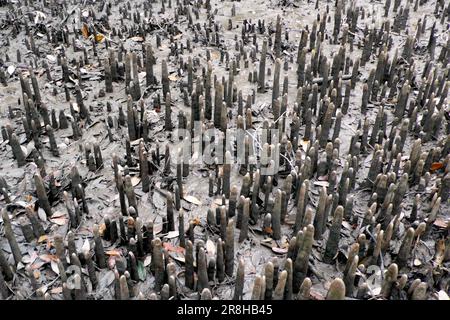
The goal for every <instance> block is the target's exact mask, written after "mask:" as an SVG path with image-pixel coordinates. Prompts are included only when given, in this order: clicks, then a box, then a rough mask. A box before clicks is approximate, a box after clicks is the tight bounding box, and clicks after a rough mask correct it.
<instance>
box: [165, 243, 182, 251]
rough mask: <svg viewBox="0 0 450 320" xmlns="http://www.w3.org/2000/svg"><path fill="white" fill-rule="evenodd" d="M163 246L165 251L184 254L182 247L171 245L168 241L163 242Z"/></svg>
mask: <svg viewBox="0 0 450 320" xmlns="http://www.w3.org/2000/svg"><path fill="white" fill-rule="evenodd" d="M163 247H164V249H166V251H168V252H178V253H182V254H184V248H183V247H179V246H173V245H172V244H171V243H169V242H164V243H163Z"/></svg>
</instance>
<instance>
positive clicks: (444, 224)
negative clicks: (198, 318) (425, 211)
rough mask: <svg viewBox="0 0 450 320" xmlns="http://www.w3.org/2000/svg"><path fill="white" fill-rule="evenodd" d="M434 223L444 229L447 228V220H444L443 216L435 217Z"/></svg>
mask: <svg viewBox="0 0 450 320" xmlns="http://www.w3.org/2000/svg"><path fill="white" fill-rule="evenodd" d="M434 225H435V226H436V227H439V228H443V229H446V228H447V221H445V220H444V219H443V218H437V219H436V220H435V221H434Z"/></svg>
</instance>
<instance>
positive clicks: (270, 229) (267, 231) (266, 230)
mask: <svg viewBox="0 0 450 320" xmlns="http://www.w3.org/2000/svg"><path fill="white" fill-rule="evenodd" d="M264 232H265V233H267V234H272V232H273V230H272V228H271V227H265V228H264Z"/></svg>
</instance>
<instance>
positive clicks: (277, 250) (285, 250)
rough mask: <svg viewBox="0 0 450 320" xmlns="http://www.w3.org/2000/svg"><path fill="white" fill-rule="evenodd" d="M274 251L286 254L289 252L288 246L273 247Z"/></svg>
mask: <svg viewBox="0 0 450 320" xmlns="http://www.w3.org/2000/svg"><path fill="white" fill-rule="evenodd" d="M272 251H273V252H275V253H277V254H286V253H287V252H288V249H287V248H278V247H272Z"/></svg>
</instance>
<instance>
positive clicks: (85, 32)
mask: <svg viewBox="0 0 450 320" xmlns="http://www.w3.org/2000/svg"><path fill="white" fill-rule="evenodd" d="M81 34H82V35H83V37H84V38H85V39H87V38H89V29H88V26H87V25H86V24H83V26H82V27H81Z"/></svg>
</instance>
